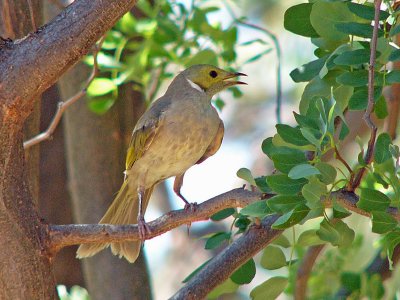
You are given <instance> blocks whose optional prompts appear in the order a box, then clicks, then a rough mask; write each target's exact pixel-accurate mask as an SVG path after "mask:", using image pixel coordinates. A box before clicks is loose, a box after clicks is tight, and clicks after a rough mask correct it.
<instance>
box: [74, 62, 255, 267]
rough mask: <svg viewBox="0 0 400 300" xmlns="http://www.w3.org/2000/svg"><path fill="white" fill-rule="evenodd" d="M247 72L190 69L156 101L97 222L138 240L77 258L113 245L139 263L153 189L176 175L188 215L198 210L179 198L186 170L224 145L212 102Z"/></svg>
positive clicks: (86, 248) (89, 247)
mask: <svg viewBox="0 0 400 300" xmlns="http://www.w3.org/2000/svg"><path fill="white" fill-rule="evenodd" d="M239 76H247V75H246V74H244V73H239V72H230V71H225V70H223V69H220V68H218V67H215V66H213V65H207V64H199V65H192V66H190V67H188V68H187V69H185V70H184V71H182V72H180V73H179V74H178V75H177V76H176V77H175V78H174V79H173V80H172V82H171V84H170V85H169V86H168V88H167V90H166V92H165V94H164V95H163V96H161V97H160V98H159V99H157V100H156V101H154V102H153V104H152V105H151V106H150V107H149V109H148V110H147V111H146V112H145V113H144V114H143V115H142V116H141V117H140V119H139V120H138V122H137V124H136V126H135V128H134V129H133V132H132V136H131V140H130V143H129V147H128V150H127V155H126V166H125V167H126V170H125V171H124V174H125V177H124V181H123V184H122V186H121V188H120V190H119V192H118V193H117V195H116V197H115V199H114V201H113V202H112V204H111V206H110V207H109V208H108V210H107V211H106V213H105V215H104V216H103V218H102V219H101V220H100V221H99V224H115V225H117V224H118V225H122V224H137V225H138V231H139V236H140V240H138V241H124V242H116V243H93V244H82V245H80V247H79V248H78V250H77V258H84V257H90V256H93V255H95V254H96V253H98V252H99V251H101V250H103V249H104V248H106V247H108V246H110V247H111V252H112V253H113V254H114V255H117V256H119V257H120V258H122V257H124V258H126V259H127V260H128V261H129V262H130V263H133V262H135V261H136V259H137V257H138V255H139V253H140V249H141V245H142V242H143V241H144V240H145V238H146V234H148V233H149V232H151V231H150V228H149V226H148V225H147V223H146V222H145V219H144V213H145V211H146V208H147V205H148V203H149V199H150V196H151V194H152V191H153V189H154V186H155V185H156V184H157V183H159V182H161V181H163V180H165V179H167V178H170V177H174V176H175V180H174V185H173V190H174V192H175V193H176V195H177V196H179V198H181V199H182V200H183V201H184V202H185V207H184V209H185V210H187V211H189V212H190V211H191V210H194V209H195V208H196V204H195V203H189V201H187V200H186V199H185V197H184V196H183V195H182V194H181V187H182V185H183V178H184V176H185V172H186V171H187V170H188V169H189V168H190V167H192V166H193V165H196V164H200V163H202V162H203V161H205V160H206V159H207V158H209V157H210V156H212V155H214V154H215V153H216V152H217V151H218V149H219V148H220V146H221V143H222V139H223V136H224V124H223V122H222V120H221V119H220V117H219V115H218V112H217V110H216V109H215V108H214V107H213V105H212V104H211V99H212V97H213V96H214V95H215V94H217V93H218V92H220V91H222V90H224V89H226V88H228V87H232V86H235V85H241V84H246V83H244V82H242V81H238V80H236V79H237V77H239Z"/></svg>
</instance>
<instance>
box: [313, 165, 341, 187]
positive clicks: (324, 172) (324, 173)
mask: <svg viewBox="0 0 400 300" xmlns="http://www.w3.org/2000/svg"><path fill="white" fill-rule="evenodd" d="M315 167H316V168H317V169H318V170H319V171H320V173H321V175H319V176H318V177H319V178H320V179H321V181H322V182H323V183H325V184H331V183H333V182H335V179H336V175H337V171H336V169H335V168H334V167H332V166H331V165H330V164H328V163H325V162H317V163H316V164H315Z"/></svg>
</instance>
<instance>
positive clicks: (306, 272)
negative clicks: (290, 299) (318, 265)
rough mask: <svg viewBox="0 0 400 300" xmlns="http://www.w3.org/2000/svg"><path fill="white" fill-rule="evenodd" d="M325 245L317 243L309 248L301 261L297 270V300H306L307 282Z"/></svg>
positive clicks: (295, 295)
mask: <svg viewBox="0 0 400 300" xmlns="http://www.w3.org/2000/svg"><path fill="white" fill-rule="evenodd" d="M324 247H325V245H316V246H311V247H310V248H308V250H307V253H306V254H305V255H304V258H303V260H302V262H301V265H300V267H299V269H298V270H297V277H296V289H295V292H294V299H295V300H304V299H306V295H307V282H308V279H309V278H310V275H311V271H312V268H313V267H314V264H315V261H316V260H317V258H318V256H319V254H320V253H321V251H322V250H323V249H324Z"/></svg>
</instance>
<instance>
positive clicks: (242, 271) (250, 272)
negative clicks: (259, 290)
mask: <svg viewBox="0 0 400 300" xmlns="http://www.w3.org/2000/svg"><path fill="white" fill-rule="evenodd" d="M255 275H256V264H255V263H254V260H253V259H252V258H251V259H250V260H249V261H247V262H246V263H245V264H243V265H242V266H241V267H239V269H237V270H236V271H235V272H234V273H233V274H232V275H231V277H230V278H231V279H232V281H233V282H234V283H237V284H247V283H250V282H251V281H252V280H253V278H254V276H255Z"/></svg>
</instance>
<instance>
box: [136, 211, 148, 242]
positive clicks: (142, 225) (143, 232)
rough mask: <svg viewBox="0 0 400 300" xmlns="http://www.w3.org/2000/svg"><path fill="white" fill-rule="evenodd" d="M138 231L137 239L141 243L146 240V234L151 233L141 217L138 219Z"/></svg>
mask: <svg viewBox="0 0 400 300" xmlns="http://www.w3.org/2000/svg"><path fill="white" fill-rule="evenodd" d="M138 230H139V237H140V239H141V240H142V241H144V240H145V239H146V235H147V234H150V233H151V230H150V227H149V225H147V223H146V221H145V220H144V217H143V216H139V217H138Z"/></svg>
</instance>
